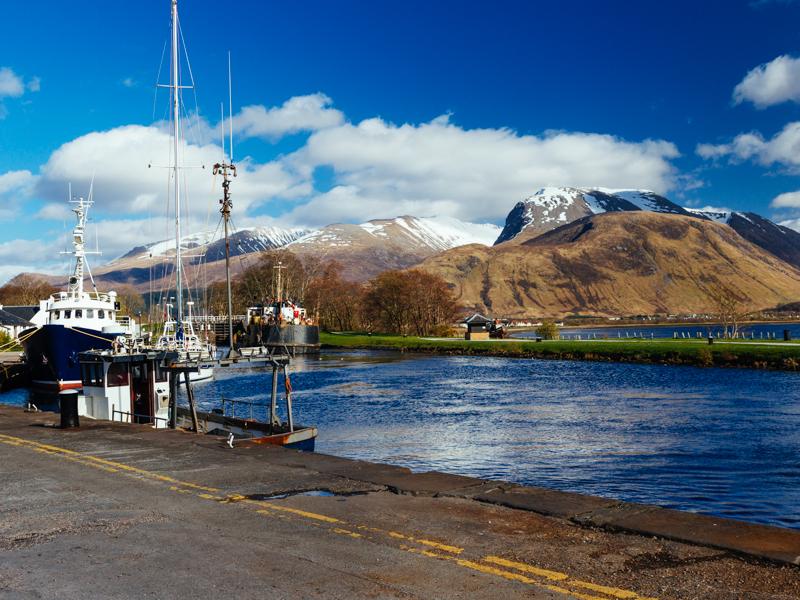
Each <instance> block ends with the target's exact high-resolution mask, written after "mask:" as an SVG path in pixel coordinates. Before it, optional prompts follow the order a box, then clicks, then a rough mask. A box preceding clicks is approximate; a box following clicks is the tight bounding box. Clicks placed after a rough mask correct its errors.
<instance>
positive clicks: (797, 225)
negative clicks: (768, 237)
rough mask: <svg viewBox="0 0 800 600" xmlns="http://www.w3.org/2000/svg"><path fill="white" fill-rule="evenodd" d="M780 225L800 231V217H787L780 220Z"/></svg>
mask: <svg viewBox="0 0 800 600" xmlns="http://www.w3.org/2000/svg"><path fill="white" fill-rule="evenodd" d="M778 225H783V226H784V227H788V228H789V229H794V230H795V231H800V219H786V220H784V221H778Z"/></svg>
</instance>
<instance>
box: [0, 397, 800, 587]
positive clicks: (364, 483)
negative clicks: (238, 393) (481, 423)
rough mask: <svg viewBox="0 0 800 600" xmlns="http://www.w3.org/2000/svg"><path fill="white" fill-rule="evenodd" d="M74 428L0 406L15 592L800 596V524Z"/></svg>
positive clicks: (136, 432) (88, 424) (6, 579)
mask: <svg viewBox="0 0 800 600" xmlns="http://www.w3.org/2000/svg"><path fill="white" fill-rule="evenodd" d="M57 423H58V415H54V414H50V413H26V412H24V411H23V410H22V409H20V408H16V407H8V406H2V405H0V598H99V597H102V598H144V597H155V598H186V597H194V596H202V597H205V598H222V597H224V598H256V597H258V598H263V597H267V596H268V597H272V598H345V597H347V598H504V599H505V598H536V599H538V598H555V599H564V598H567V599H569V598H577V599H579V600H624V599H628V600H645V599H647V598H660V599H670V598H703V599H734V598H735V599H739V598H759V599H762V598H798V597H800V568H798V567H797V566H796V563H797V562H798V556H800V532H796V531H791V530H785V529H780V528H774V527H765V526H757V525H751V524H747V523H739V522H736V521H730V520H726V519H716V518H712V517H705V516H700V515H694V514H691V513H682V512H678V511H668V510H664V509H660V508H657V507H652V506H644V505H634V504H629V503H622V502H617V501H613V500H608V499H605V498H597V497H589V496H581V495H578V494H569V493H564V492H557V491H553V490H546V489H542V488H532V487H523V486H516V485H512V484H506V483H502V482H493V481H486V480H480V479H473V478H469V477H461V476H457V475H448V474H444V473H437V472H427V473H412V472H410V471H409V470H408V469H404V468H401V467H395V466H391V465H384V464H375V463H368V462H364V461H354V460H348V459H343V458H337V457H333V456H327V455H324V454H307V453H299V452H293V451H289V450H284V449H280V448H274V447H265V446H246V445H237V446H236V447H234V448H233V449H231V448H228V447H227V446H226V445H225V443H224V440H221V439H219V438H215V437H212V436H198V435H195V434H191V433H186V432H182V431H163V430H160V431H157V430H154V429H152V428H150V427H148V426H137V425H123V424H112V423H108V422H100V421H90V420H88V419H83V420H82V421H81V425H82V426H81V427H80V428H79V429H67V430H62V429H59V428H58V427H56V425H57ZM320 491H323V492H320ZM793 563H794V564H793Z"/></svg>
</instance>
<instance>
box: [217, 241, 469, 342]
mask: <svg viewBox="0 0 800 600" xmlns="http://www.w3.org/2000/svg"><path fill="white" fill-rule="evenodd" d="M278 265H280V266H281V267H285V268H283V269H281V287H282V289H283V294H282V295H283V298H282V299H283V300H290V301H293V302H296V303H298V304H300V305H302V306H303V307H304V308H305V309H306V311H307V313H308V314H309V316H311V317H312V318H314V319H315V320H316V321H317V322H318V323H319V324H320V326H321V327H322V328H323V329H324V330H328V331H374V332H381V333H393V334H404V335H435V334H443V333H446V332H448V331H449V329H450V328H451V326H452V324H453V322H454V321H455V320H456V319H457V318H458V316H459V313H460V307H459V306H458V304H457V303H456V301H455V299H454V297H453V294H452V292H451V291H450V288H449V286H448V284H447V283H446V282H445V281H444V280H443V279H442V278H441V277H439V276H437V275H433V274H431V273H427V272H425V271H421V270H418V269H411V270H407V271H385V272H384V273H381V274H380V275H378V276H376V277H374V278H373V279H371V280H370V281H368V282H366V283H363V284H362V283H357V282H353V281H349V280H347V279H345V278H344V277H343V276H342V272H343V268H342V265H341V264H339V263H337V262H336V261H330V262H322V261H321V260H319V259H317V258H314V257H311V258H305V259H302V260H301V259H300V258H298V257H297V256H295V255H294V254H292V253H291V252H289V251H286V250H276V251H271V252H265V253H263V254H262V255H261V257H260V258H259V260H258V262H257V263H256V264H254V265H251V266H250V267H248V268H246V269H245V270H244V271H243V272H242V273H240V274H239V275H237V276H236V277H235V278H234V279H233V282H232V293H233V300H234V313H235V314H243V313H244V311H245V310H246V308H247V307H248V306H252V305H254V304H259V303H269V302H272V301H274V300H275V299H276V297H277V290H276V289H275V286H276V281H277V273H276V269H275V267H277V266H278ZM207 296H208V306H209V311H210V312H211V313H212V314H219V315H222V314H225V313H226V312H227V292H226V288H225V282H224V281H220V282H215V283H213V284H211V285H210V286H209V288H208V290H207Z"/></svg>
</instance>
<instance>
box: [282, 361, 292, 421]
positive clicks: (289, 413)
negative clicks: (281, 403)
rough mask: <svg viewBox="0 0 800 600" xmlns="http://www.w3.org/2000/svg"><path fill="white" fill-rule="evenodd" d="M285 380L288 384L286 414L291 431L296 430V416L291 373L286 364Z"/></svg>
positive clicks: (284, 368) (284, 367) (284, 369)
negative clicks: (293, 413)
mask: <svg viewBox="0 0 800 600" xmlns="http://www.w3.org/2000/svg"><path fill="white" fill-rule="evenodd" d="M283 381H284V382H285V384H286V415H287V419H288V420H289V431H290V432H292V431H294V418H293V417H292V384H291V383H290V382H289V375H288V374H287V373H286V365H283Z"/></svg>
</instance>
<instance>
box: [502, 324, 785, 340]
mask: <svg viewBox="0 0 800 600" xmlns="http://www.w3.org/2000/svg"><path fill="white" fill-rule="evenodd" d="M784 330H788V332H789V336H790V337H791V339H793V340H800V322H797V321H793V322H790V323H744V324H742V325H740V326H739V335H740V336H745V337H746V338H748V339H750V338H753V339H757V340H758V339H764V340H766V339H776V340H782V339H783V332H784ZM559 332H560V334H561V337H562V338H565V339H584V340H585V339H594V338H597V339H602V338H611V339H618V338H621V339H625V338H626V337H644V338H647V339H650V338H655V339H658V338H673V337H675V336H676V335H677V337H679V338H682V337H687V338H697V337H701V338H705V337H708V334H709V333H710V334H712V335H713V336H714V337H722V336H723V333H724V329H723V327H722V325H719V324H717V323H708V324H694V325H646V324H642V325H624V326H602V327H600V326H598V327H561V328H560V329H559ZM511 337H514V338H523V339H524V338H535V337H537V335H536V332H535V331H519V332H513V333H512V334H511Z"/></svg>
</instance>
